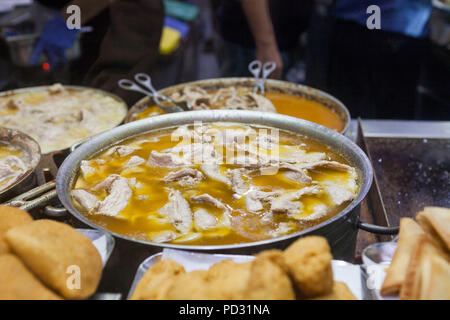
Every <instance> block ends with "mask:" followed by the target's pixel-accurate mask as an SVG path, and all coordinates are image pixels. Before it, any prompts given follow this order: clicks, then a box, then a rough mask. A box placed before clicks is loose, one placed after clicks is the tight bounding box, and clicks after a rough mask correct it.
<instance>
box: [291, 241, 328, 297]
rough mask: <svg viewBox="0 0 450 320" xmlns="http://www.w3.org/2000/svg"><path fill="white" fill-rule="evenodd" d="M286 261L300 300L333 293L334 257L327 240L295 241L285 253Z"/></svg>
mask: <svg viewBox="0 0 450 320" xmlns="http://www.w3.org/2000/svg"><path fill="white" fill-rule="evenodd" d="M284 259H285V261H286V264H287V265H288V267H289V275H290V277H291V279H292V281H293V283H294V287H295V289H296V293H297V295H298V297H299V298H313V297H317V296H321V295H325V294H328V293H330V292H331V290H332V288H333V270H332V268H331V260H332V259H333V257H332V255H331V252H330V246H329V245H328V242H327V240H326V239H325V238H323V237H318V236H309V237H305V238H301V239H299V240H297V241H295V242H294V243H293V244H291V245H290V246H289V247H288V248H287V249H286V250H285V251H284Z"/></svg>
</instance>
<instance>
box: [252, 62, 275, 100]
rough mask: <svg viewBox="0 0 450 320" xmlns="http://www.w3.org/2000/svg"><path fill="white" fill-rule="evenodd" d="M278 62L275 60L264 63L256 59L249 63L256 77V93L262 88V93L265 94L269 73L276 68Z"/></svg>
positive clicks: (254, 90)
mask: <svg viewBox="0 0 450 320" xmlns="http://www.w3.org/2000/svg"><path fill="white" fill-rule="evenodd" d="M276 67H277V64H276V63H275V62H273V61H269V62H266V63H264V64H262V63H261V61H259V60H254V61H252V62H250V64H249V65H248V70H249V71H250V73H251V74H253V76H254V77H255V88H254V89H253V92H254V93H257V92H258V90H260V92H261V94H262V95H264V91H265V89H264V86H265V83H266V80H267V78H268V77H269V75H270V74H271V73H272V72H273V71H274V70H275V69H276Z"/></svg>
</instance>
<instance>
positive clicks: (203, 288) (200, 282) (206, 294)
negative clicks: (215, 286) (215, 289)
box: [161, 270, 220, 300]
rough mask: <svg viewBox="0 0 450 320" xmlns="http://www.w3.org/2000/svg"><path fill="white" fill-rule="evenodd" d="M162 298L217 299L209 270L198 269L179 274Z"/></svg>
mask: <svg viewBox="0 0 450 320" xmlns="http://www.w3.org/2000/svg"><path fill="white" fill-rule="evenodd" d="M164 293H165V294H163V295H162V297H161V299H167V300H217V299H220V298H218V297H217V296H215V295H213V294H212V292H211V287H210V286H209V282H208V271H205V270H196V271H192V272H189V273H182V274H179V275H177V276H176V277H175V278H174V280H173V281H171V282H170V283H169V284H168V286H167V289H166V290H165V291H164Z"/></svg>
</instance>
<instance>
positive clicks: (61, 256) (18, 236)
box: [5, 220, 102, 299]
mask: <svg viewBox="0 0 450 320" xmlns="http://www.w3.org/2000/svg"><path fill="white" fill-rule="evenodd" d="M5 239H6V242H7V244H8V246H9V247H10V250H11V251H12V252H14V253H15V254H16V255H17V256H18V257H19V258H20V259H21V260H22V261H23V262H24V263H25V265H26V266H27V267H28V268H29V269H30V270H31V271H32V272H33V273H34V274H36V275H37V276H38V277H39V278H40V280H41V281H42V282H44V283H45V284H46V285H47V286H48V287H50V288H52V289H54V290H55V291H56V292H58V293H60V294H61V295H62V296H63V297H64V298H67V299H84V298H87V297H89V296H90V295H91V294H93V293H94V292H95V290H96V289H97V286H98V283H99V281H100V277H101V274H102V260H101V257H100V254H99V253H98V251H97V249H96V248H95V247H94V245H93V244H92V243H91V241H90V240H89V239H88V238H87V237H86V236H84V235H83V234H81V233H79V232H78V231H76V230H75V229H73V228H72V227H70V226H68V225H66V224H64V223H60V222H56V221H52V220H36V221H33V222H31V223H28V224H24V225H21V226H18V227H15V228H12V229H10V230H9V231H8V232H7V233H6V235H5ZM78 271H79V278H78V277H77V274H76V272H78ZM71 281H73V282H71Z"/></svg>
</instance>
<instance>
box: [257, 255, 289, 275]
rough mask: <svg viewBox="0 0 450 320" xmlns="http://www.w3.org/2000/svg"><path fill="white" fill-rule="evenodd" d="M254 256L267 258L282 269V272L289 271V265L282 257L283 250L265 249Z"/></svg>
mask: <svg viewBox="0 0 450 320" xmlns="http://www.w3.org/2000/svg"><path fill="white" fill-rule="evenodd" d="M255 257H256V258H264V259H269V260H270V261H272V262H273V263H275V264H277V265H278V266H280V267H281V269H283V271H284V272H286V273H289V266H288V265H287V263H286V260H285V259H284V254H283V251H281V250H277V249H271V250H265V251H262V252H260V253H258V254H256V255H255Z"/></svg>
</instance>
